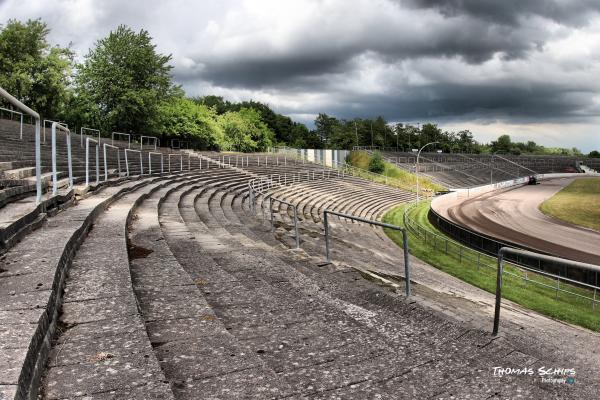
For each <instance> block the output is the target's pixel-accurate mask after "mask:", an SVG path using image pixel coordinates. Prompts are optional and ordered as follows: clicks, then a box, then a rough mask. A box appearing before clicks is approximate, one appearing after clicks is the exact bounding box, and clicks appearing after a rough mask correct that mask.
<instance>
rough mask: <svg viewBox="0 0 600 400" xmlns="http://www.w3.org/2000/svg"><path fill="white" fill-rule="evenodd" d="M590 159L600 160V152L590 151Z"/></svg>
mask: <svg viewBox="0 0 600 400" xmlns="http://www.w3.org/2000/svg"><path fill="white" fill-rule="evenodd" d="M588 157H592V158H600V152H599V151H598V150H592V151H590V154H588Z"/></svg>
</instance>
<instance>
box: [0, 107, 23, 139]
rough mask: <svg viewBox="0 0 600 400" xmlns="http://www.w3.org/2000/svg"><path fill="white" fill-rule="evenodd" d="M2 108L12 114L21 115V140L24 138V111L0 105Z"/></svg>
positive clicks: (0, 108)
mask: <svg viewBox="0 0 600 400" xmlns="http://www.w3.org/2000/svg"><path fill="white" fill-rule="evenodd" d="M0 110H1V111H6V112H9V113H11V114H17V115H20V116H21V125H20V128H19V138H20V139H21V140H23V113H22V112H19V111H15V110H11V109H10V108H4V107H0ZM11 121H12V117H11Z"/></svg>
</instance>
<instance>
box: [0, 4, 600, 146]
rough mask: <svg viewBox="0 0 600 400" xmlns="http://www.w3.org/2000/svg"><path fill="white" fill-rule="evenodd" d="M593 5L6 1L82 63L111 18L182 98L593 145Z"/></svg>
mask: <svg viewBox="0 0 600 400" xmlns="http://www.w3.org/2000/svg"><path fill="white" fill-rule="evenodd" d="M599 11H600V2H598V1H593V0H587V1H586V0H581V1H576V0H539V1H536V0H528V1H522V0H503V1H495V0H488V1H486V0H447V1H441V0H440V1H434V0H369V1H367V0H364V1H363V0H352V1H350V0H314V1H309V0H306V1H274V0H262V1H259V0H254V1H251V0H248V1H232V0H225V1H183V0H177V1H168V2H167V1H147V0H146V1H142V0H129V1H127V2H123V1H117V0H107V1H94V0H69V1H66V0H64V1H58V0H54V1H52V0H18V1H17V0H5V1H2V2H0V17H1V20H2V21H6V20H7V19H9V18H17V19H27V18H38V17H41V18H42V19H43V20H44V21H46V22H47V23H48V24H49V25H50V27H51V28H52V33H51V39H52V41H53V42H55V43H59V44H61V45H66V44H68V43H72V47H73V49H74V50H75V51H76V52H77V53H78V55H79V56H80V57H81V56H83V55H84V54H85V53H86V52H87V49H88V48H89V47H90V46H92V45H93V43H94V41H95V40H97V39H98V38H100V37H103V36H105V35H106V34H107V33H108V32H109V31H110V30H111V29H114V28H115V27H116V26H117V25H119V24H127V25H129V26H131V27H132V28H134V29H140V28H144V29H147V30H148V31H149V32H150V34H151V35H152V36H153V37H154V40H155V42H156V44H157V47H158V49H159V51H161V52H163V53H170V54H172V55H173V65H174V66H175V68H174V70H173V72H174V77H175V80H176V81H177V82H178V83H180V84H182V85H183V87H184V89H185V90H186V92H187V93H188V94H189V95H203V94H218V95H222V96H224V97H226V98H228V99H230V100H241V99H249V98H253V99H256V100H260V101H264V102H267V103H269V104H270V105H271V106H273V107H274V108H275V109H276V110H277V111H279V112H282V113H284V114H287V115H290V116H291V117H292V118H294V119H296V120H299V121H302V122H310V121H311V120H312V119H313V118H314V117H315V115H316V114H317V113H318V112H326V113H330V114H333V115H336V116H338V117H344V118H351V117H354V116H359V117H368V116H374V115H383V116H384V117H386V119H388V120H390V121H401V122H412V123H417V122H421V123H422V122H435V123H438V124H439V125H440V126H442V127H444V128H448V129H453V130H456V129H462V128H469V129H471V130H472V131H473V132H474V134H475V136H476V138H477V139H478V140H481V141H488V140H490V139H493V138H495V137H496V136H498V135H499V134H502V133H509V134H511V136H513V138H514V139H517V140H528V139H533V140H535V141H536V142H538V143H541V144H544V145H546V146H564V147H572V146H576V147H579V148H581V149H582V150H584V151H589V150H591V149H593V148H600V135H598V134H597V133H596V132H597V127H598V122H599V121H600V95H599V94H600V79H598V76H600V74H599V73H600V14H599Z"/></svg>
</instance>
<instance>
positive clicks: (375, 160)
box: [369, 152, 385, 174]
mask: <svg viewBox="0 0 600 400" xmlns="http://www.w3.org/2000/svg"><path fill="white" fill-rule="evenodd" d="M384 170H385V163H384V161H383V157H382V156H381V153H379V152H375V153H374V154H373V156H372V157H371V161H369V171H371V172H374V173H376V174H381V173H382V172H383V171H384Z"/></svg>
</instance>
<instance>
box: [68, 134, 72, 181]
mask: <svg viewBox="0 0 600 400" xmlns="http://www.w3.org/2000/svg"><path fill="white" fill-rule="evenodd" d="M67 163H68V168H69V190H71V189H73V158H72V155H71V132H68V133H67Z"/></svg>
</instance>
